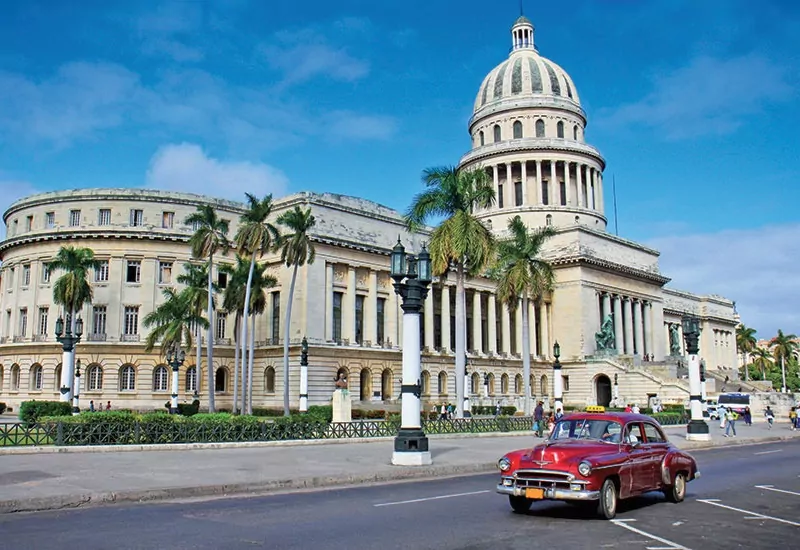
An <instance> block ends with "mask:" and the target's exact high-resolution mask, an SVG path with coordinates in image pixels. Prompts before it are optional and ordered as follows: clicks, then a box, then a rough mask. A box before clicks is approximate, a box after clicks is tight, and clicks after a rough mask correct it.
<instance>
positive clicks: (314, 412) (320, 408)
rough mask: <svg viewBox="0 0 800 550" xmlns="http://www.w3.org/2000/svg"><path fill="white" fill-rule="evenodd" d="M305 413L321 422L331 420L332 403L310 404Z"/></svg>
mask: <svg viewBox="0 0 800 550" xmlns="http://www.w3.org/2000/svg"><path fill="white" fill-rule="evenodd" d="M306 415H307V416H308V417H309V418H313V419H315V420H319V421H322V422H331V421H332V420H333V405H311V406H310V407H309V408H308V412H307V413H306Z"/></svg>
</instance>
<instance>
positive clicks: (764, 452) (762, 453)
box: [753, 449, 783, 455]
mask: <svg viewBox="0 0 800 550" xmlns="http://www.w3.org/2000/svg"><path fill="white" fill-rule="evenodd" d="M782 450H783V449H775V450H774V451H761V452H760V453H753V454H754V455H771V454H772V453H779V452H781V451H782Z"/></svg>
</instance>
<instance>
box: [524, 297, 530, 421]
mask: <svg viewBox="0 0 800 550" xmlns="http://www.w3.org/2000/svg"><path fill="white" fill-rule="evenodd" d="M529 327H530V319H529V317H528V296H527V295H523V296H522V378H523V380H522V386H523V388H525V397H524V399H523V401H522V410H523V411H524V413H525V416H530V415H531V331H530V328H529Z"/></svg>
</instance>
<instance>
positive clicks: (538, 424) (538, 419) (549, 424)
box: [533, 401, 564, 437]
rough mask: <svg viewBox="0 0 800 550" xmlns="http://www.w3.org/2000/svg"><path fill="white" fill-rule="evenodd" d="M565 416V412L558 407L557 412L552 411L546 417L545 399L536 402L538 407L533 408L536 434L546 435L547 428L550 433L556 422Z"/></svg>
mask: <svg viewBox="0 0 800 550" xmlns="http://www.w3.org/2000/svg"><path fill="white" fill-rule="evenodd" d="M563 416H564V412H563V411H562V410H561V409H560V408H558V409H556V411H555V412H552V411H551V412H550V414H549V415H547V417H546V418H545V412H544V401H539V402H538V403H536V407H535V408H534V409H533V431H534V432H535V433H536V436H537V437H544V432H545V430H547V433H548V434H549V433H551V432H552V431H553V428H554V427H555V425H556V422H558V421H559V420H561V417H563Z"/></svg>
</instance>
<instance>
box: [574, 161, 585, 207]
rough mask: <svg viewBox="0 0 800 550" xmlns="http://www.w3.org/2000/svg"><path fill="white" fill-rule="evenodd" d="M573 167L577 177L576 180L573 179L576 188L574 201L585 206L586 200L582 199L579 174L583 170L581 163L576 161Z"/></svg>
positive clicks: (581, 180) (580, 176) (581, 177)
mask: <svg viewBox="0 0 800 550" xmlns="http://www.w3.org/2000/svg"><path fill="white" fill-rule="evenodd" d="M575 169H576V173H577V178H578V179H577V180H575V187H576V188H577V190H578V200H577V201H576V202H577V203H578V206H580V207H582V208H586V201H584V198H583V174H581V172H583V165H582V164H577V163H576V164H575Z"/></svg>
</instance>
